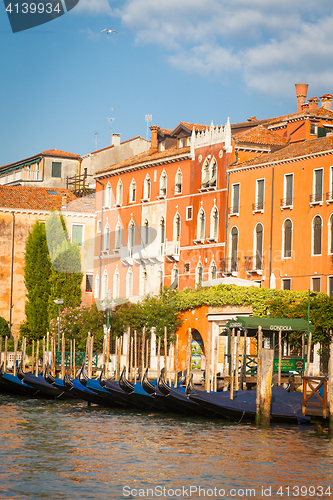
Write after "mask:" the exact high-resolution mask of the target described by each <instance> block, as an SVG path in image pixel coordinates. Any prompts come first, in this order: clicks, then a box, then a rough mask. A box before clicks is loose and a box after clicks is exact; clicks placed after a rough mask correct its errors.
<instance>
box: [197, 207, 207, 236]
mask: <svg viewBox="0 0 333 500" xmlns="http://www.w3.org/2000/svg"><path fill="white" fill-rule="evenodd" d="M205 224H206V216H205V211H204V209H203V208H202V207H201V208H200V210H199V213H198V221H197V239H198V240H204V239H205Z"/></svg>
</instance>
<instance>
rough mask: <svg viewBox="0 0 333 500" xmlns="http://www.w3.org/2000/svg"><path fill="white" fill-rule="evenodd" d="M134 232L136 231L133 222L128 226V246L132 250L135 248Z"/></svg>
mask: <svg viewBox="0 0 333 500" xmlns="http://www.w3.org/2000/svg"><path fill="white" fill-rule="evenodd" d="M134 231H135V227H134V222H133V221H132V220H131V222H130V223H129V226H128V244H129V246H130V247H131V248H133V247H134Z"/></svg>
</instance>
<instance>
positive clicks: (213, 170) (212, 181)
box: [209, 158, 217, 187]
mask: <svg viewBox="0 0 333 500" xmlns="http://www.w3.org/2000/svg"><path fill="white" fill-rule="evenodd" d="M216 180H217V163H216V160H215V158H213V159H212V161H211V164H210V175H209V187H216Z"/></svg>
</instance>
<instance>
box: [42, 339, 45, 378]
mask: <svg viewBox="0 0 333 500" xmlns="http://www.w3.org/2000/svg"><path fill="white" fill-rule="evenodd" d="M42 345H43V361H42V363H43V366H42V370H43V377H44V376H45V336H44V337H43V343H42Z"/></svg>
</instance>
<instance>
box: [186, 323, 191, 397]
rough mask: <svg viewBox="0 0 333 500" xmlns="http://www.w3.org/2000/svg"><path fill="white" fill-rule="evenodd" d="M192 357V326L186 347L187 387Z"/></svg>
mask: <svg viewBox="0 0 333 500" xmlns="http://www.w3.org/2000/svg"><path fill="white" fill-rule="evenodd" d="M191 358H192V330H191V328H189V329H188V338H187V349H186V370H187V376H186V387H187V385H188V382H189V380H190V374H191Z"/></svg>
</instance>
